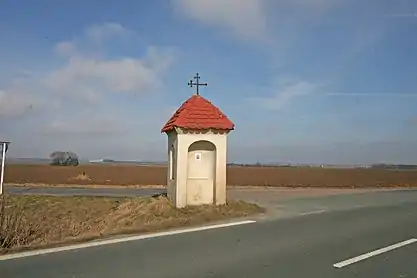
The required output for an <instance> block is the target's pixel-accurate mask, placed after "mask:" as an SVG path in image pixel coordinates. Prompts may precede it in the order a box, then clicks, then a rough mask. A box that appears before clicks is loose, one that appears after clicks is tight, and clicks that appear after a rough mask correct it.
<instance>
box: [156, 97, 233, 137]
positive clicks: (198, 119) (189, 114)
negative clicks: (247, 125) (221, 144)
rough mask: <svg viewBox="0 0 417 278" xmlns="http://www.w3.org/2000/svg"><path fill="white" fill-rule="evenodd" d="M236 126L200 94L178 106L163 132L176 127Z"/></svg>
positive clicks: (222, 128) (208, 127)
mask: <svg viewBox="0 0 417 278" xmlns="http://www.w3.org/2000/svg"><path fill="white" fill-rule="evenodd" d="M234 126H235V125H234V124H233V123H232V121H230V120H229V119H228V118H227V116H226V115H225V114H223V112H222V111H220V109H219V108H217V107H216V106H214V105H213V104H212V103H211V102H210V101H208V100H207V99H205V98H203V97H202V96H200V95H193V96H191V97H190V98H189V99H188V100H186V101H185V102H184V103H183V104H182V105H181V107H180V108H178V110H177V111H176V112H175V113H174V115H172V117H171V118H170V119H169V120H168V122H167V123H166V124H165V125H164V127H163V128H162V130H161V132H168V131H171V130H173V129H174V128H175V127H181V128H185V129H200V130H201V129H218V130H233V129H234Z"/></svg>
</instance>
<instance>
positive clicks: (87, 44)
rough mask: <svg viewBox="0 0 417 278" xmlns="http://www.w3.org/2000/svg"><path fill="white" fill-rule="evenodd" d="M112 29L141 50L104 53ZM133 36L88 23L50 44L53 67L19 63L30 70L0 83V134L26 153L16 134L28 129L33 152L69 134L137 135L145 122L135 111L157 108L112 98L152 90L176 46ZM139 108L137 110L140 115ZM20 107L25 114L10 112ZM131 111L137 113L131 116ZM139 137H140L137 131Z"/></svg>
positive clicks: (65, 142) (146, 114) (70, 142)
mask: <svg viewBox="0 0 417 278" xmlns="http://www.w3.org/2000/svg"><path fill="white" fill-rule="evenodd" d="M115 36H116V37H118V38H121V37H125V36H131V38H133V39H131V40H129V47H132V46H133V47H135V46H137V48H138V49H139V48H141V49H140V50H141V51H140V52H141V53H144V54H143V55H141V56H136V55H131V56H112V55H111V54H113V53H107V50H108V49H109V46H110V47H111V46H112V43H114V42H115V41H113V40H109V38H111V37H112V38H113V37H115ZM135 36H137V34H135V33H134V32H133V31H132V30H127V29H125V28H124V27H122V26H121V25H119V24H114V23H111V24H103V25H95V26H93V27H91V28H88V29H86V30H85V31H84V32H81V33H80V36H79V37H75V38H69V40H67V41H61V42H57V43H56V44H55V47H54V49H53V53H51V61H50V62H52V64H55V65H57V64H58V66H54V67H51V68H49V69H47V70H45V69H44V68H43V69H42V70H39V69H37V68H32V69H27V71H28V72H30V73H31V74H27V75H24V76H22V75H21V74H20V75H19V76H16V78H14V79H11V80H7V83H3V84H0V120H1V121H4V122H5V123H9V124H8V125H7V126H6V127H5V128H4V129H3V128H2V131H1V132H2V135H3V136H5V138H11V139H12V140H13V141H15V143H16V144H15V148H14V151H13V152H14V153H15V154H17V156H26V155H27V154H25V153H24V152H25V151H30V150H29V149H30V148H27V147H25V146H24V145H23V144H24V143H23V142H24V140H23V139H24V138H27V137H28V136H30V138H31V142H32V144H31V147H32V148H33V150H32V154H33V153H35V152H37V155H39V154H38V153H41V152H45V153H46V154H47V153H49V152H50V151H52V150H51V149H50V148H59V146H62V147H63V148H65V147H69V148H71V146H74V144H75V142H74V141H73V139H74V137H72V136H70V135H71V134H72V135H74V136H76V137H77V138H78V139H79V140H93V139H92V138H96V137H111V136H110V135H120V134H121V133H123V134H124V135H126V134H129V136H138V135H137V133H138V132H137V131H138V130H140V129H139V128H137V127H138V126H142V125H144V123H148V122H149V121H148V120H147V121H144V120H143V121H141V118H142V119H145V117H153V116H154V115H159V114H160V111H155V113H154V114H152V113H150V112H152V110H150V109H146V105H145V107H144V106H143V105H144V104H141V103H140V102H139V101H138V109H137V110H135V113H133V114H129V112H127V111H125V110H124V109H125V108H124V107H120V106H117V105H114V104H113V103H112V101H113V100H115V99H117V100H121V102H122V103H123V101H124V100H123V96H121V94H123V93H125V94H126V95H125V97H126V98H132V99H136V100H139V99H138V98H139V97H141V96H143V95H148V96H149V95H152V94H153V93H155V91H156V89H159V88H161V86H163V85H164V84H163V80H164V78H163V77H164V74H165V73H166V72H167V71H168V70H169V69H170V67H171V66H172V64H173V63H174V62H175V54H176V53H175V52H173V51H171V50H170V49H166V48H159V47H157V46H153V45H146V46H144V45H143V44H140V43H139V42H138V41H137V40H135ZM117 43H120V41H117ZM143 48H145V49H144V50H145V51H143ZM53 54H55V55H53ZM42 66H44V65H42ZM141 105H142V106H141ZM141 110H144V111H145V112H143V115H142V116H141V114H140V113H142V112H141ZM35 111H36V112H37V113H36V114H34V113H33V112H35ZM23 114H28V115H31V117H25V118H16V117H17V116H20V115H23ZM132 116H133V117H132ZM134 117H139V118H138V119H136V120H131V119H133V118H134ZM142 122H144V123H142ZM160 125H162V122H161V123H158V125H155V130H156V134H158V131H159V130H158V129H159V128H160ZM103 135H104V136H103ZM95 136H96V137H95ZM126 136H127V135H126ZM69 137H71V138H72V139H71V140H69V139H68V138H69ZM65 138H67V139H65ZM141 138H142V139H143V138H146V136H143V135H142V136H138V139H141ZM78 139H77V140H78ZM135 140H137V139H135ZM112 143H114V142H112ZM92 144H94V143H92ZM35 149H36V151H35ZM32 154H30V155H32Z"/></svg>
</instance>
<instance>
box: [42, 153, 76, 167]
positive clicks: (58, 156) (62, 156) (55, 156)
mask: <svg viewBox="0 0 417 278" xmlns="http://www.w3.org/2000/svg"><path fill="white" fill-rule="evenodd" d="M49 157H50V158H51V159H52V161H51V165H59V166H77V165H78V164H80V162H79V159H78V156H77V155H76V154H75V153H73V152H63V151H55V152H53V153H51V155H50V156H49Z"/></svg>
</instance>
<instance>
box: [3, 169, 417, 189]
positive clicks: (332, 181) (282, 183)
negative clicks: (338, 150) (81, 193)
mask: <svg viewBox="0 0 417 278" xmlns="http://www.w3.org/2000/svg"><path fill="white" fill-rule="evenodd" d="M166 180H167V168H166V167H165V166H140V165H112V164H106V165H80V166H77V167H62V166H49V165H16V164H10V165H6V174H5V182H6V183H8V184H11V183H15V184H48V185H54V184H60V185H66V184H71V185H83V186H87V185H95V186H101V187H103V186H133V187H135V186H136V187H140V186H143V185H144V186H149V187H151V186H152V187H154V186H164V185H166ZM227 184H228V185H231V186H262V187H291V188H297V187H312V188H313V187H314V188H317V187H332V188H371V187H373V188H387V187H417V171H412V170H409V171H405V170H404V171H401V170H398V171H395V170H379V169H326V168H307V167H306V168H289V167H228V168H227Z"/></svg>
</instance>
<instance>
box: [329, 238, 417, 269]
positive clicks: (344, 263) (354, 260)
mask: <svg viewBox="0 0 417 278" xmlns="http://www.w3.org/2000/svg"><path fill="white" fill-rule="evenodd" d="M415 242H417V238H412V239H409V240H406V241H402V242H399V243H396V244H393V245H390V246H387V247H384V248H381V249H377V250H375V251H372V252H369V253H366V254H363V255H360V256H357V257H354V258H351V259H348V260H345V261H342V262H339V263H336V264H334V265H333V266H334V267H336V268H342V267H345V266H348V265H350V264H354V263H357V262H359V261H362V260H366V259H368V258H370V257H373V256H377V255H380V254H382V253H385V252H388V251H392V250H394V249H397V248H400V247H404V246H406V245H408V244H412V243H415Z"/></svg>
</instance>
